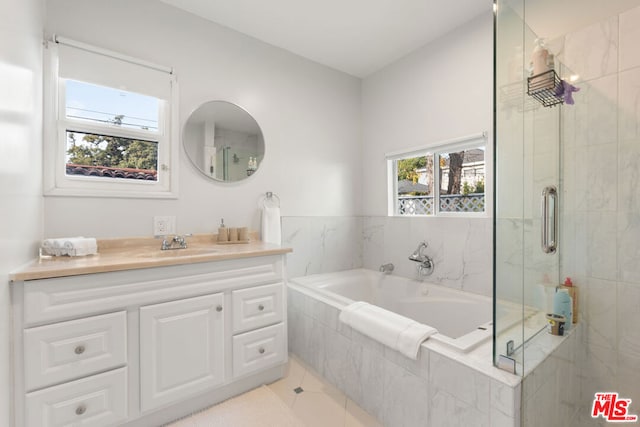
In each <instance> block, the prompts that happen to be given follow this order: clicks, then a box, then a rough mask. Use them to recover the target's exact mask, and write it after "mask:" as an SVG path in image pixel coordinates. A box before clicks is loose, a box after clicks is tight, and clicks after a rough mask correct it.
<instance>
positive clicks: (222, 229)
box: [218, 218, 229, 242]
mask: <svg viewBox="0 0 640 427" xmlns="http://www.w3.org/2000/svg"><path fill="white" fill-rule="evenodd" d="M227 241H229V231H228V230H227V227H226V226H225V225H224V218H222V219H221V220H220V226H219V227H218V242H227Z"/></svg>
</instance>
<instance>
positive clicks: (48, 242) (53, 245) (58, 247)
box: [42, 239, 63, 256]
mask: <svg viewBox="0 0 640 427" xmlns="http://www.w3.org/2000/svg"><path fill="white" fill-rule="evenodd" d="M62 244H63V241H62V239H45V240H43V241H42V249H43V251H44V253H45V254H46V255H53V256H60V255H62Z"/></svg>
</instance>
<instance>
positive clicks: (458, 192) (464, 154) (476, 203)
mask: <svg viewBox="0 0 640 427" xmlns="http://www.w3.org/2000/svg"><path fill="white" fill-rule="evenodd" d="M438 164H439V166H440V167H439V172H438V173H439V177H440V212H484V176H485V168H484V165H485V161H484V147H478V148H470V149H467V150H461V151H451V152H449V153H441V154H440V155H439V156H438Z"/></svg>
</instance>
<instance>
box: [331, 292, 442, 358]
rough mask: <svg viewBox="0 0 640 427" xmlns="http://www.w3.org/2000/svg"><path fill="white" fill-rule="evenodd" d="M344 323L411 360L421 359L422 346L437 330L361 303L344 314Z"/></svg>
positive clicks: (354, 305)
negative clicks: (419, 353)
mask: <svg viewBox="0 0 640 427" xmlns="http://www.w3.org/2000/svg"><path fill="white" fill-rule="evenodd" d="M340 321H341V322H343V323H345V324H346V325H349V326H351V327H352V328H353V329H355V330H357V331H358V332H361V333H363V334H365V335H367V336H368V337H370V338H373V339H375V340H376V341H379V342H381V343H382V344H384V345H386V346H387V347H390V348H392V349H394V350H397V351H399V352H400V353H402V354H404V355H405V356H407V357H409V358H411V359H414V360H415V359H417V358H418V352H419V350H420V344H422V342H423V341H424V340H426V339H427V338H429V337H430V336H431V335H433V334H435V333H437V332H438V331H437V329H435V328H432V327H431V326H427V325H423V324H421V323H418V322H416V321H415V320H411V319H409V318H407V317H404V316H401V315H399V314H396V313H393V312H391V311H388V310H385V309H383V308H380V307H377V306H375V305H371V304H368V303H366V302H363V301H357V302H354V303H352V304H349V305H348V306H347V307H345V308H344V309H343V310H342V311H341V312H340Z"/></svg>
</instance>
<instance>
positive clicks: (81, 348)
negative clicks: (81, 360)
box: [73, 345, 85, 354]
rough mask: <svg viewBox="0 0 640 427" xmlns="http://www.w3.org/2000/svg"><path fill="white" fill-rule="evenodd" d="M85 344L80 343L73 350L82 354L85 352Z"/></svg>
mask: <svg viewBox="0 0 640 427" xmlns="http://www.w3.org/2000/svg"><path fill="white" fill-rule="evenodd" d="M84 350H85V349H84V346H83V345H79V346H77V347H76V348H75V350H73V351H74V352H75V353H76V354H82V353H84Z"/></svg>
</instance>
